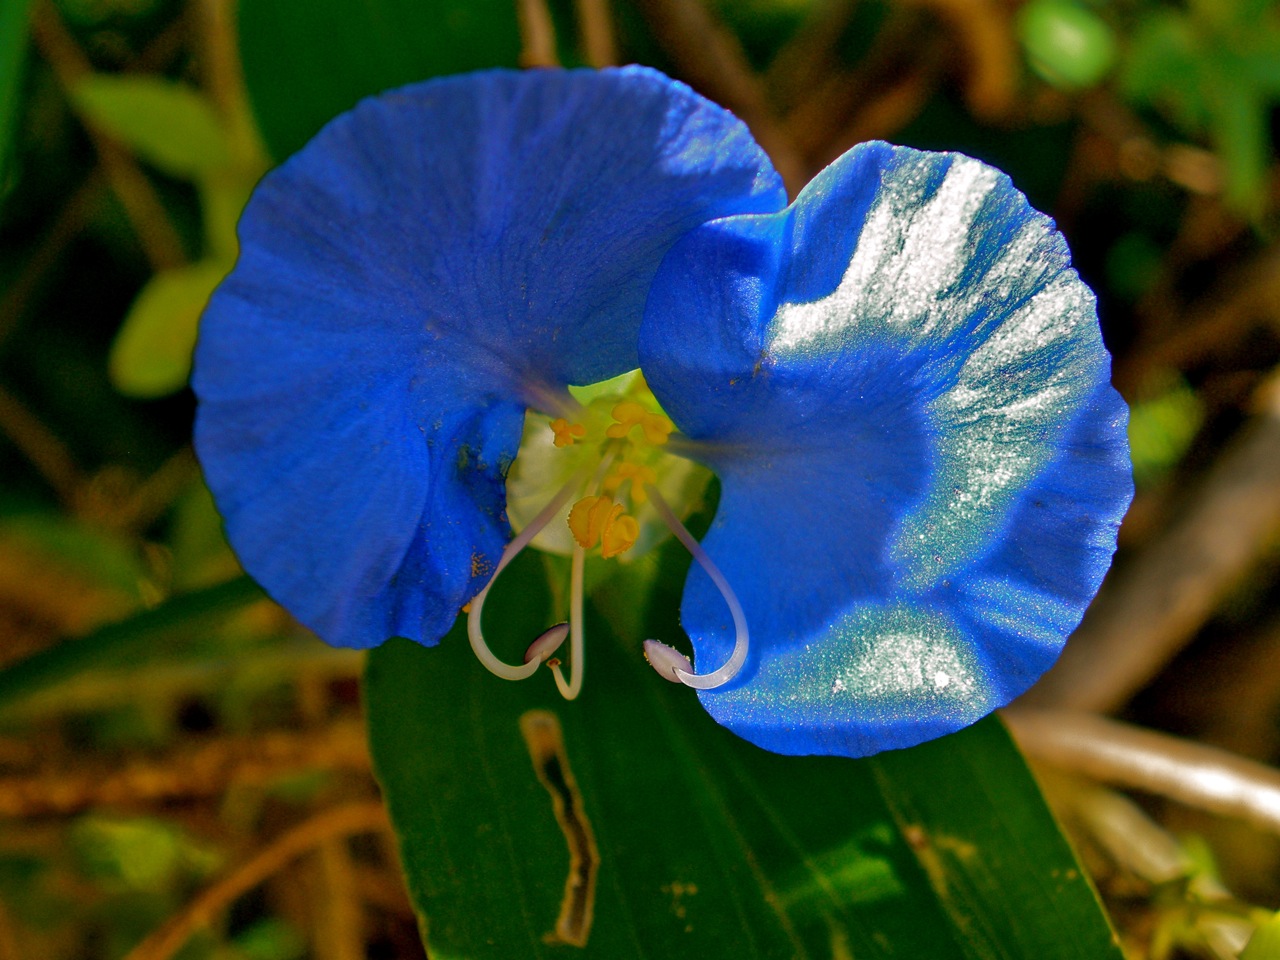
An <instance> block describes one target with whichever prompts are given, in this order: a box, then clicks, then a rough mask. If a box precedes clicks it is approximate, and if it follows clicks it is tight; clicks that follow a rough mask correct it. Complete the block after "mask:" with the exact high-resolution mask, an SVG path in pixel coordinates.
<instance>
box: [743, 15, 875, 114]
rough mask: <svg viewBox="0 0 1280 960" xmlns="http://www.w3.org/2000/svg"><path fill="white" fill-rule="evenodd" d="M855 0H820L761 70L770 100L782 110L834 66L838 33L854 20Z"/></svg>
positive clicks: (791, 105) (790, 107)
mask: <svg viewBox="0 0 1280 960" xmlns="http://www.w3.org/2000/svg"><path fill="white" fill-rule="evenodd" d="M856 8H857V3H856V0H821V2H819V3H816V4H814V5H813V6H812V7H811V8H810V12H809V15H808V17H807V18H806V19H805V21H804V23H802V24H801V25H800V28H799V29H798V30H797V31H796V32H795V34H794V35H793V36H792V37H791V39H789V40H788V41H787V42H786V43H785V44H783V47H782V49H781V50H779V51H778V55H777V56H775V57H774V58H773V60H771V61H770V62H769V66H768V69H766V70H765V72H764V85H765V87H766V88H767V89H768V90H769V93H770V95H771V97H770V98H771V100H772V101H773V103H774V104H776V105H777V106H778V107H779V108H780V109H781V110H782V111H783V112H786V111H788V110H790V109H792V107H794V106H795V104H796V103H797V102H799V101H800V100H801V99H802V98H803V97H804V96H805V94H806V93H807V92H809V91H811V90H813V89H814V88H815V87H817V85H818V84H819V83H820V82H821V80H822V78H823V77H824V76H826V75H827V74H828V73H830V72H831V71H832V70H833V69H834V67H833V64H834V61H835V59H836V50H837V47H838V45H839V42H840V37H841V36H842V35H843V34H844V31H845V30H846V29H847V28H848V26H849V24H850V23H851V22H852V20H853V14H854V11H855V10H856Z"/></svg>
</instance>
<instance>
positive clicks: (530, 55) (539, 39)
mask: <svg viewBox="0 0 1280 960" xmlns="http://www.w3.org/2000/svg"><path fill="white" fill-rule="evenodd" d="M517 3H518V5H519V6H518V11H517V12H518V13H519V19H520V40H521V49H520V66H522V67H558V66H560V57H559V54H557V52H556V25H555V22H554V21H553V20H552V19H551V11H550V10H549V9H548V8H547V0H517Z"/></svg>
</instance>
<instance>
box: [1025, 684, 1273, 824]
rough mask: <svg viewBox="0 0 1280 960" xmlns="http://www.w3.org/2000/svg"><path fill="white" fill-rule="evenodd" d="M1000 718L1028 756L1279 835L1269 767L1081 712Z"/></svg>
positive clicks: (1030, 713) (1034, 712)
mask: <svg viewBox="0 0 1280 960" xmlns="http://www.w3.org/2000/svg"><path fill="white" fill-rule="evenodd" d="M1003 718H1004V721H1005V723H1007V724H1008V726H1009V729H1010V730H1011V731H1012V732H1013V735H1014V737H1015V738H1016V739H1017V741H1018V745H1019V746H1020V747H1022V749H1023V750H1024V751H1025V752H1026V754H1027V755H1028V756H1029V757H1031V758H1032V759H1034V760H1040V761H1043V762H1044V763H1047V764H1050V765H1051V766H1055V767H1058V768H1060V769H1063V770H1067V771H1070V772H1072V773H1079V774H1083V775H1085V776H1087V777H1090V778H1092V779H1094V780H1098V781H1101V782H1103V783H1110V784H1114V785H1117V786H1122V787H1126V788H1129V789H1134V790H1142V791H1144V792H1147V793H1154V794H1157V795H1159V796H1163V797H1168V798H1170V799H1172V800H1177V801H1178V802H1179V803H1184V804H1186V805H1188V806H1191V807H1195V808H1196V809H1199V810H1207V811H1209V812H1210V813H1218V814H1222V815H1224V816H1229V817H1237V818H1239V819H1242V820H1244V821H1246V822H1248V823H1250V824H1252V825H1253V826H1255V827H1257V828H1258V829H1261V830H1266V831H1268V832H1270V833H1276V834H1280V770H1276V769H1275V768H1273V767H1268V766H1266V765H1265V764H1261V763H1257V762H1256V761H1253V760H1246V759H1244V758H1243V757H1238V756H1235V755H1234V754H1231V753H1227V752H1226V751H1225V750H1219V749H1217V748H1216V747H1208V746H1205V745H1203V744H1199V743H1192V742H1191V741H1188V740H1180V739H1179V738H1177V737H1172V736H1169V735H1168V734H1164V733H1156V732H1154V731H1151V730H1144V729H1142V728H1140V727H1134V726H1130V725H1129V724H1125V723H1120V722H1118V721H1116V720H1109V719H1107V718H1105V717H1099V716H1095V715H1093V714H1088V713H1078V712H1075V711H1067V710H1032V709H1027V708H1010V709H1007V710H1005V711H1004V712H1003Z"/></svg>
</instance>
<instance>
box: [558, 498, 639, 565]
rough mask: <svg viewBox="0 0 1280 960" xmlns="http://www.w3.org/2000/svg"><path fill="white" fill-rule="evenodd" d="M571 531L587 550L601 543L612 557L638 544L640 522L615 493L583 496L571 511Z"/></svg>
mask: <svg viewBox="0 0 1280 960" xmlns="http://www.w3.org/2000/svg"><path fill="white" fill-rule="evenodd" d="M569 532H570V533H572V534H573V539H574V540H576V541H577V542H578V546H580V547H582V548H583V549H584V550H590V549H591V548H592V547H594V546H595V545H596V544H600V553H601V555H602V556H604V557H605V558H608V557H616V556H617V555H618V554H620V553H622V552H623V551H625V550H629V549H630V548H631V547H632V545H634V544H635V542H636V538H637V537H639V535H640V525H639V524H638V523H636V520H635V517H631V516H628V515H627V514H625V513H623V512H622V504H620V503H614V502H613V499H612V498H611V497H583V498H582V499H581V500H579V501H578V502H577V503H575V504H574V505H573V509H571V510H570V511H569Z"/></svg>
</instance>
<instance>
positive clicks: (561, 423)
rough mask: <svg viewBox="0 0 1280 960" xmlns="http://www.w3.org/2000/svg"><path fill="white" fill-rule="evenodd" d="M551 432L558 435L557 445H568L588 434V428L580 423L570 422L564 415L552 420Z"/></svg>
mask: <svg viewBox="0 0 1280 960" xmlns="http://www.w3.org/2000/svg"><path fill="white" fill-rule="evenodd" d="M551 432H552V433H554V434H555V435H556V439H555V445H556V446H557V447H567V446H569V445H570V444H572V443H574V442H576V441H578V440H581V439H582V438H583V437H585V436H586V435H587V428H586V427H584V426H583V425H582V424H580V423H570V422H569V421H568V420H566V419H565V418H564V417H557V418H556V419H554V420H552V421H551Z"/></svg>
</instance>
